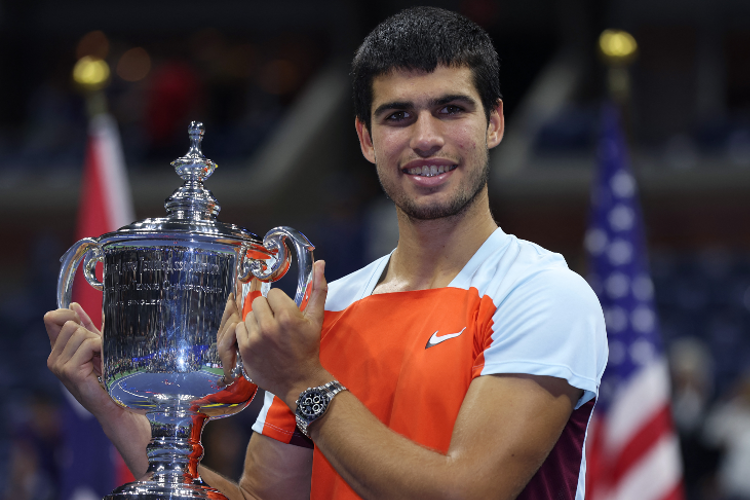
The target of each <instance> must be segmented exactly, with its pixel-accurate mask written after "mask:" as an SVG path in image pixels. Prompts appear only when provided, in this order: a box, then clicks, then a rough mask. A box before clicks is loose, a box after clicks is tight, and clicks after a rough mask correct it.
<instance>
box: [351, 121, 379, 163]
mask: <svg viewBox="0 0 750 500" xmlns="http://www.w3.org/2000/svg"><path fill="white" fill-rule="evenodd" d="M354 128H355V129H357V137H359V147H360V148H361V149H362V154H363V155H364V157H365V158H366V159H367V161H369V162H370V163H375V147H374V146H373V145H372V135H370V131H369V130H367V126H366V125H365V124H364V122H363V121H361V120H360V119H359V118H355V119H354Z"/></svg>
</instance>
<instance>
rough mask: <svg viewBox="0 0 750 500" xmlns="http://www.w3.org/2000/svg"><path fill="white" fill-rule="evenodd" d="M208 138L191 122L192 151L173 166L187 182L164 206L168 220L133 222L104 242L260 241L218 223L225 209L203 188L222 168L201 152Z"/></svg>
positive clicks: (162, 218)
mask: <svg viewBox="0 0 750 500" xmlns="http://www.w3.org/2000/svg"><path fill="white" fill-rule="evenodd" d="M204 134H205V127H204V126H203V123H201V122H196V121H194V122H190V127H189V128H188V135H189V136H190V149H189V150H188V152H187V153H185V155H184V156H181V157H179V158H177V159H176V160H174V161H173V162H171V163H170V165H172V166H173V167H174V169H175V172H177V174H178V175H179V176H180V177H181V178H182V180H183V181H184V182H183V184H182V186H180V187H179V188H177V189H176V190H175V191H174V192H173V193H172V195H171V196H170V197H169V198H167V199H166V201H165V202H164V208H166V210H167V216H166V217H161V218H149V219H144V220H142V221H137V222H133V223H132V224H129V225H127V226H124V227H121V228H120V229H118V230H117V231H115V232H113V233H109V234H106V235H103V236H102V237H101V239H103V240H109V239H111V238H112V239H115V240H120V239H122V238H132V237H139V236H144V235H148V236H149V237H155V236H156V237H158V235H160V234H162V233H164V234H163V235H164V236H167V237H170V238H174V237H175V236H177V235H176V234H175V233H178V234H181V235H183V236H188V237H196V236H197V237H200V236H206V237H208V238H209V239H211V240H221V241H223V242H225V243H230V242H236V243H241V242H244V241H255V242H257V241H259V240H260V238H258V236H257V235H255V234H253V233H251V232H250V231H248V230H247V229H244V228H242V227H239V226H236V225H234V224H226V223H223V222H221V221H219V220H218V219H217V216H218V214H219V211H220V210H221V207H220V206H219V203H218V201H217V200H216V197H215V196H214V195H213V193H211V191H209V190H208V189H206V188H205V187H203V181H204V180H206V179H207V178H208V177H210V176H211V174H213V172H214V170H216V168H217V167H218V165H217V164H216V163H214V162H213V161H211V160H210V159H208V158H206V157H205V156H204V155H203V152H202V151H201V141H202V140H203V136H204Z"/></svg>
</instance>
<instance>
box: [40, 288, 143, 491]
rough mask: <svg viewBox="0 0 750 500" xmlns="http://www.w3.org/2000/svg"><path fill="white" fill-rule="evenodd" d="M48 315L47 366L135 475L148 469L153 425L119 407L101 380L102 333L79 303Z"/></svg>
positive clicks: (46, 321)
mask: <svg viewBox="0 0 750 500" xmlns="http://www.w3.org/2000/svg"><path fill="white" fill-rule="evenodd" d="M70 307H71V308H70V309H57V310H55V311H50V312H48V313H47V314H45V315H44V326H45V328H46V329H47V335H48V336H49V341H50V347H51V352H50V355H49V357H48V358H47V367H48V368H49V369H50V370H51V371H52V373H54V374H55V376H57V378H59V379H60V381H62V383H63V384H64V385H65V387H66V388H67V389H68V391H70V393H71V394H72V395H73V397H74V398H76V400H77V401H78V402H79V403H81V405H83V407H84V408H86V409H87V410H88V411H90V412H91V413H92V414H93V415H94V416H95V417H96V419H97V420H98V421H99V423H100V424H101V426H102V429H103V430H104V433H105V434H106V435H107V437H109V439H110V440H111V441H112V443H114V445H115V446H116V447H117V449H118V450H119V451H120V454H121V455H122V457H123V459H125V463H126V464H127V465H128V467H129V468H130V470H131V472H133V475H135V477H140V476H141V475H143V474H144V473H145V472H146V468H147V467H148V460H147V458H146V445H147V444H148V442H149V440H150V439H151V427H150V425H149V423H148V420H146V417H145V416H143V415H139V414H137V413H133V412H130V411H128V410H126V409H124V408H122V407H120V406H118V405H117V404H116V403H115V402H114V401H113V400H112V398H110V397H109V394H107V391H106V390H105V389H104V387H102V385H101V384H100V383H99V380H98V379H97V377H99V376H101V374H102V369H103V367H102V335H101V333H100V332H99V330H98V329H97V328H96V327H95V326H94V324H93V322H92V321H91V318H89V316H88V314H86V312H85V311H84V310H83V308H82V307H81V306H80V305H79V304H76V303H73V304H71V306H70Z"/></svg>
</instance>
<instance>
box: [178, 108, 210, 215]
mask: <svg viewBox="0 0 750 500" xmlns="http://www.w3.org/2000/svg"><path fill="white" fill-rule="evenodd" d="M205 133H206V128H205V127H204V126H203V123H201V122H198V121H193V122H190V126H189V127H188V135H189V136H190V149H189V150H188V152H187V153H185V156H180V157H179V158H177V159H176V160H175V161H173V162H172V163H171V164H170V165H172V166H173V167H174V169H175V172H177V175H179V176H180V177H181V178H182V180H184V181H185V183H184V184H183V185H182V187H180V188H179V189H177V191H175V192H174V193H172V196H170V197H169V198H168V199H167V201H166V203H165V204H164V206H165V208H166V209H167V212H168V213H169V214H170V216H173V217H175V218H179V219H210V218H214V219H215V218H216V215H217V214H218V213H219V210H220V209H221V208H220V207H219V204H218V203H217V201H216V198H214V196H213V195H212V194H211V192H210V191H208V190H207V189H206V188H204V187H203V181H204V180H206V179H207V178H209V177H210V176H211V174H213V173H214V170H216V167H217V165H216V163H214V162H213V161H211V160H209V159H208V158H206V157H205V156H203V152H202V151H201V141H203V136H204V134H205Z"/></svg>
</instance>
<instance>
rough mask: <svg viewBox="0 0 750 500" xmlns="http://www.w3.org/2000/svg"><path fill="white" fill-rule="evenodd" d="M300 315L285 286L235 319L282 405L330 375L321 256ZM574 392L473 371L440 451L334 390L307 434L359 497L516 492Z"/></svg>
mask: <svg viewBox="0 0 750 500" xmlns="http://www.w3.org/2000/svg"><path fill="white" fill-rule="evenodd" d="M314 274H315V278H314V287H313V292H312V295H311V297H310V302H309V304H308V308H307V309H306V310H305V312H304V313H300V311H299V310H298V309H297V308H296V306H295V304H294V302H293V301H292V300H291V299H290V298H289V297H287V296H286V295H285V294H283V292H279V291H274V290H271V292H269V294H268V297H267V298H262V297H261V298H257V299H255V301H254V302H253V312H251V313H250V314H248V316H247V317H246V319H245V321H244V322H243V323H239V324H238V325H237V330H236V337H237V342H238V345H239V347H240V350H241V353H242V357H243V359H244V360H245V368H246V370H248V371H249V375H250V377H251V378H252V379H253V380H254V381H255V382H257V383H258V385H259V386H261V387H263V388H265V389H266V390H269V391H271V392H272V393H274V394H276V395H277V396H279V397H281V399H282V400H283V401H284V402H285V403H286V404H287V405H288V406H289V407H290V408H292V410H294V409H295V408H296V403H295V400H296V398H297V396H298V395H299V394H300V392H301V391H302V390H304V389H305V388H306V387H311V386H317V385H322V384H324V383H326V382H329V381H330V380H332V379H333V378H334V377H333V376H332V375H331V374H330V373H329V372H327V371H326V370H325V369H324V368H323V367H322V366H321V365H320V360H319V352H318V349H319V345H320V328H321V324H322V319H323V303H324V301H325V295H326V283H325V278H324V276H323V266H322V263H320V262H318V263H316V265H315V268H314ZM581 394H582V391H581V390H580V389H577V388H574V387H571V386H570V385H569V384H568V383H567V381H565V380H563V379H559V378H554V377H542V376H531V375H497V376H481V377H478V378H476V379H475V380H474V381H473V382H472V383H471V385H470V387H469V391H468V392H467V394H466V397H465V399H464V402H463V404H462V406H461V410H460V413H459V415H458V419H457V421H456V424H455V427H454V431H453V435H452V438H451V444H450V447H449V450H448V453H446V454H442V453H438V452H435V451H433V450H430V449H427V448H424V447H422V446H420V445H418V444H416V443H414V442H412V441H410V440H408V439H406V438H404V437H403V436H400V435H399V434H397V433H395V432H393V431H391V430H390V429H388V428H387V427H386V426H385V425H383V424H382V423H381V422H380V421H379V420H378V419H377V418H375V417H374V416H373V415H372V414H371V413H370V412H369V411H368V410H367V409H366V408H365V407H364V405H362V403H361V402H360V401H359V400H358V399H357V398H356V397H355V396H354V395H353V394H351V393H349V392H343V393H340V394H339V395H337V396H336V397H335V398H334V399H333V401H332V402H331V405H330V407H329V409H328V411H327V413H326V414H325V415H324V416H323V417H322V418H321V419H319V420H317V421H315V422H313V423H312V424H311V425H310V427H309V432H310V436H311V437H312V439H313V441H315V444H316V445H317V446H318V448H319V449H320V450H321V451H322V452H323V454H324V455H325V457H326V458H327V459H328V461H329V462H330V463H331V465H332V466H333V467H334V468H335V469H336V471H337V472H338V473H339V474H341V476H342V477H343V478H344V479H345V480H346V481H347V482H348V483H349V484H350V485H351V486H352V487H353V488H354V490H355V491H356V492H357V493H358V494H359V495H360V496H362V497H363V498H366V499H369V498H387V499H394V498H409V499H412V498H430V499H438V498H462V499H466V498H478V499H486V498H502V499H510V498H515V497H516V496H517V495H518V494H519V493H520V492H521V490H522V489H523V488H524V486H525V485H526V484H527V483H528V481H529V480H530V479H531V477H532V476H533V475H534V473H535V472H536V471H537V469H538V468H539V466H540V465H541V464H542V462H543V461H544V459H545V458H546V457H547V455H548V454H549V452H550V450H552V448H553V447H554V445H555V443H556V442H557V440H558V438H559V436H560V434H561V432H562V430H563V429H564V427H565V425H566V423H567V422H568V419H569V418H570V415H571V413H572V411H573V408H574V407H575V404H576V401H577V400H578V398H579V397H580V396H581Z"/></svg>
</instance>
